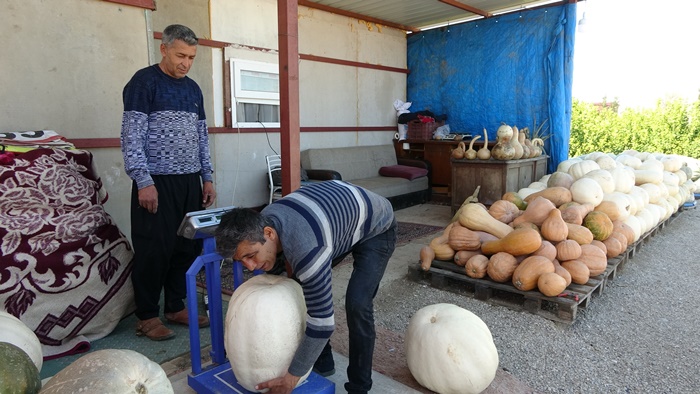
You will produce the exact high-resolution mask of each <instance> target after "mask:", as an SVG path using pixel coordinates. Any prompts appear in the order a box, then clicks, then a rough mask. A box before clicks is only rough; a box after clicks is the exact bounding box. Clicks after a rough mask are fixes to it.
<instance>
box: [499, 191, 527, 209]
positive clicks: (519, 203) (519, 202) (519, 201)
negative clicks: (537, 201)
mask: <svg viewBox="0 0 700 394" xmlns="http://www.w3.org/2000/svg"><path fill="white" fill-rule="evenodd" d="M501 200H506V201H510V202H512V203H513V204H515V206H516V207H518V209H520V210H521V211H524V210H525V208H527V203H526V202H525V200H523V198H522V197H520V195H519V194H518V192H506V193H505V194H503V196H502V197H501Z"/></svg>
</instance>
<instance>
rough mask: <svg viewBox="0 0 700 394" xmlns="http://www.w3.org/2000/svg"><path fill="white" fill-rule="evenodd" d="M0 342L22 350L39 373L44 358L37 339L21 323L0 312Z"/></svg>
mask: <svg viewBox="0 0 700 394" xmlns="http://www.w3.org/2000/svg"><path fill="white" fill-rule="evenodd" d="M0 342H8V343H11V344H13V345H15V346H17V347H18V348H20V349H22V350H24V352H25V353H27V355H28V356H29V358H31V359H32V362H34V365H36V368H37V369H38V370H39V372H41V367H42V366H43V364H44V356H43V353H42V352H41V342H39V338H38V337H37V336H36V334H34V331H32V330H31V329H30V328H29V327H27V325H26V324H24V322H23V321H21V320H19V319H18V318H16V317H15V316H14V315H11V314H9V313H7V312H5V311H0Z"/></svg>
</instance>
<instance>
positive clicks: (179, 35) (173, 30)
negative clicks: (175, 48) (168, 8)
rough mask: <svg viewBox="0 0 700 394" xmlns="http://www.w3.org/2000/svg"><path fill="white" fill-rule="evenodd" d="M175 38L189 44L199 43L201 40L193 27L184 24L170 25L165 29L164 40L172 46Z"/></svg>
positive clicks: (164, 42)
mask: <svg viewBox="0 0 700 394" xmlns="http://www.w3.org/2000/svg"><path fill="white" fill-rule="evenodd" d="M175 40H181V41H183V42H184V43H185V44H187V45H197V43H198V42H199V40H198V39H197V36H196V35H195V34H194V32H193V31H192V29H190V28H189V27H187V26H183V25H170V26H168V27H166V28H165V30H163V38H162V42H163V44H164V45H165V46H170V44H172V43H173V42H174V41H175Z"/></svg>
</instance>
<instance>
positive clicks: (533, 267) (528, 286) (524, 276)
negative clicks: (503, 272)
mask: <svg viewBox="0 0 700 394" xmlns="http://www.w3.org/2000/svg"><path fill="white" fill-rule="evenodd" d="M547 272H554V263H552V260H550V259H548V258H546V257H542V256H530V257H528V258H526V259H525V260H523V261H522V263H520V264H518V266H517V267H516V268H515V271H513V279H512V282H513V286H515V287H516V288H517V289H518V290H522V291H528V290H532V289H534V288H536V287H537V280H538V279H539V278H540V275H542V274H545V273H547Z"/></svg>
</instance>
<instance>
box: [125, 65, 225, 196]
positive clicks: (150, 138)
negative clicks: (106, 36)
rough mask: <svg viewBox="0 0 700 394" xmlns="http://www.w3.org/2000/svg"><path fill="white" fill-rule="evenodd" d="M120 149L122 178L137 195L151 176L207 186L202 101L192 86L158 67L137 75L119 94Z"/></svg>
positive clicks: (206, 139) (208, 171) (150, 181)
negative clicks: (187, 177)
mask: <svg viewBox="0 0 700 394" xmlns="http://www.w3.org/2000/svg"><path fill="white" fill-rule="evenodd" d="M122 96H123V100H124V113H123V115H122V131H121V148H122V155H123V156H124V168H125V169H126V173H127V175H129V177H130V178H131V179H133V180H135V181H136V184H137V186H138V188H139V189H142V188H144V187H146V186H149V185H152V184H153V179H152V178H151V175H176V174H193V173H199V174H200V175H201V177H202V181H203V182H204V181H211V180H212V165H211V158H210V156H209V137H208V131H207V122H206V116H205V114H204V98H203V96H202V91H201V90H200V89H199V86H198V85H197V83H196V82H194V81H193V80H192V79H190V78H188V77H183V78H179V79H178V78H173V77H171V76H169V75H167V74H165V73H164V72H163V71H162V70H161V69H160V66H159V65H157V64H154V65H152V66H149V67H146V68H144V69H141V70H139V71H137V72H136V74H134V76H133V77H132V78H131V80H130V81H129V83H127V84H126V86H125V87H124V91H123V93H122Z"/></svg>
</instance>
